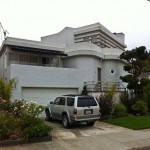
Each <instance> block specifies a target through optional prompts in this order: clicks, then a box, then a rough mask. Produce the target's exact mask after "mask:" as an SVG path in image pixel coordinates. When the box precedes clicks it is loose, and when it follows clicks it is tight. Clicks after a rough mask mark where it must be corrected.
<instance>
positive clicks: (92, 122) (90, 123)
mask: <svg viewBox="0 0 150 150" xmlns="http://www.w3.org/2000/svg"><path fill="white" fill-rule="evenodd" d="M94 124H95V121H90V122H87V125H88V126H93V125H94Z"/></svg>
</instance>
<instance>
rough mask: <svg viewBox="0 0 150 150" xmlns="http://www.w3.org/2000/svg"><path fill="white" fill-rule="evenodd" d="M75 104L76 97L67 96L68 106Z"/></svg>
mask: <svg viewBox="0 0 150 150" xmlns="http://www.w3.org/2000/svg"><path fill="white" fill-rule="evenodd" d="M73 105H74V98H70V97H68V98H67V106H73Z"/></svg>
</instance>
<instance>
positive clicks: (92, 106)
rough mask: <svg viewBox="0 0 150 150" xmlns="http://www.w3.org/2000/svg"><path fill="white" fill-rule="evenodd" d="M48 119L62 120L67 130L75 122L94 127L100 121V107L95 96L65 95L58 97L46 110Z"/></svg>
mask: <svg viewBox="0 0 150 150" xmlns="http://www.w3.org/2000/svg"><path fill="white" fill-rule="evenodd" d="M45 113H46V119H47V120H52V119H59V120H62V123H63V126H64V127H65V128H68V127H70V125H72V124H74V123H75V122H86V123H87V125H89V126H93V125H94V124H95V121H96V120H99V119H100V107H99V104H98V102H97V101H96V99H95V98H94V97H93V96H81V95H64V96H61V97H57V98H56V99H55V100H54V102H53V101H51V102H50V104H48V106H47V107H46V108H45Z"/></svg>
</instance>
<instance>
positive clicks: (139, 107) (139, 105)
mask: <svg viewBox="0 0 150 150" xmlns="http://www.w3.org/2000/svg"><path fill="white" fill-rule="evenodd" d="M132 110H133V111H134V114H135V115H146V114H147V113H148V109H147V105H146V103H145V102H144V101H142V100H138V101H137V102H136V103H135V104H134V105H133V106H132Z"/></svg>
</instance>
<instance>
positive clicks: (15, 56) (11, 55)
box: [9, 53, 19, 64]
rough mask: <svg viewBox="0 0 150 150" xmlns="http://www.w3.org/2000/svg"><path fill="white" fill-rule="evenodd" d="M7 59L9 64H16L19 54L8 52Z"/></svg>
mask: <svg viewBox="0 0 150 150" xmlns="http://www.w3.org/2000/svg"><path fill="white" fill-rule="evenodd" d="M9 61H10V64H18V62H19V55H18V54H15V53H9Z"/></svg>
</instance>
